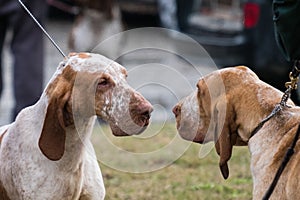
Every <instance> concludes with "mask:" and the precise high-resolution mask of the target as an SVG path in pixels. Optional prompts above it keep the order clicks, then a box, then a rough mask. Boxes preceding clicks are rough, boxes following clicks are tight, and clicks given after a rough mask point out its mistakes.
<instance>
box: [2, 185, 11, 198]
mask: <svg viewBox="0 0 300 200" xmlns="http://www.w3.org/2000/svg"><path fill="white" fill-rule="evenodd" d="M0 199H1V200H11V199H10V198H9V197H8V195H7V192H6V190H5V188H4V186H3V184H2V182H1V181H0Z"/></svg>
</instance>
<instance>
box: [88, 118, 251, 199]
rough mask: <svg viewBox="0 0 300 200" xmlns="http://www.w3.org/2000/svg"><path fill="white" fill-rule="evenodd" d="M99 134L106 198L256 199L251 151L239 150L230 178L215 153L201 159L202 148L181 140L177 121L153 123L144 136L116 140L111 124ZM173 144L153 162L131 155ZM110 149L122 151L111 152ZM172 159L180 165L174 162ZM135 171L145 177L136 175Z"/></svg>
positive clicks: (231, 164)
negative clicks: (226, 176) (252, 197)
mask: <svg viewBox="0 0 300 200" xmlns="http://www.w3.org/2000/svg"><path fill="white" fill-rule="evenodd" d="M102 127H103V126H102ZM94 132H95V133H94V134H93V143H94V147H95V150H96V153H97V156H98V159H99V163H100V167H101V171H102V174H103V178H104V183H105V187H106V200H118V199H121V200H161V199H163V200H164V199H166V200H195V199H196V200H197V199H199V200H206V199H207V200H221V199H222V200H229V199H238V200H246V199H251V193H252V180H251V174H250V169H249V168H250V165H249V162H250V156H249V153H248V148H247V147H236V148H234V150H233V155H232V158H231V160H230V161H229V168H230V175H229V178H228V179H227V180H224V179H223V178H222V175H221V173H220V171H219V167H218V162H219V157H218V155H217V154H216V153H215V150H214V149H212V150H211V151H210V152H209V154H208V155H206V156H205V157H204V158H201V159H200V158H199V150H200V148H201V145H199V144H193V143H188V142H186V141H183V140H182V139H180V138H178V135H177V132H176V130H175V125H174V124H172V123H170V124H164V125H161V124H151V126H150V127H149V130H147V131H146V132H145V133H144V134H142V135H141V136H138V137H137V136H134V137H114V136H113V135H112V134H111V132H110V130H109V128H108V127H107V126H104V127H103V128H101V129H100V128H99V127H98V128H96V129H95V131H94ZM153 133H154V134H153ZM106 140H107V141H109V142H107V141H106ZM171 143H173V144H174V145H173V147H172V148H170V149H169V150H167V153H166V152H165V151H161V156H159V157H157V155H156V156H154V157H153V159H152V158H151V159H147V160H143V161H142V162H138V161H136V160H135V158H133V159H132V158H128V156H126V155H127V154H126V153H129V154H135V153H137V154H147V153H149V152H158V153H160V151H159V150H161V149H162V148H164V147H165V146H167V145H169V144H171ZM110 146H113V147H114V148H117V149H118V150H117V151H116V152H113V153H111V152H112V151H113V150H111V149H110V148H111V147H110ZM171 146H172V145H171ZM122 150H124V152H125V154H124V155H123V153H122ZM180 152H181V153H180ZM173 153H174V154H175V156H174V155H173ZM181 154H182V155H181ZM129 157H130V156H129ZM176 157H178V158H177V159H174V158H176ZM131 159H132V160H131ZM172 159H173V160H174V161H173V162H171V163H169V162H170V160H172ZM134 162H136V163H134ZM129 165H130V166H129ZM128 166H129V167H128ZM162 166H163V167H162ZM139 167H140V169H148V168H147V167H149V169H151V170H148V171H149V172H144V171H143V170H140V169H139ZM116 168H118V169H116ZM154 169H155V170H154ZM135 170H136V172H139V173H133V172H132V171H135ZM128 171H129V172H128Z"/></svg>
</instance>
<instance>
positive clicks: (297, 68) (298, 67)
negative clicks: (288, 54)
mask: <svg viewBox="0 0 300 200" xmlns="http://www.w3.org/2000/svg"><path fill="white" fill-rule="evenodd" d="M299 74H300V61H295V63H294V67H293V69H292V71H291V72H290V74H289V78H290V80H291V81H290V82H287V83H285V86H286V88H287V90H286V91H285V92H284V94H283V96H282V98H281V101H280V103H279V104H277V105H276V106H275V108H274V109H273V111H272V112H271V114H270V115H268V116H267V117H266V118H265V119H263V120H262V121H261V122H260V123H259V124H258V126H257V127H256V128H255V129H254V130H253V131H252V133H251V137H252V136H254V135H255V134H256V133H257V132H258V131H259V130H260V129H261V128H262V127H263V125H264V124H265V123H266V122H267V121H269V120H270V119H271V118H272V117H274V116H275V115H276V114H277V113H278V112H280V111H281V110H282V109H283V108H284V107H288V105H287V101H288V99H289V98H290V96H291V92H292V90H295V89H297V83H298V80H299V78H298V76H299ZM299 136H300V124H299V126H298V129H297V132H296V135H295V137H294V140H293V143H292V145H291V146H290V147H289V148H288V149H287V152H286V154H285V156H284V158H283V160H282V163H281V165H280V167H279V168H278V170H277V172H276V174H275V177H274V179H273V181H272V183H271V185H270V187H269V188H268V190H267V192H266V193H265V195H264V197H263V198H262V200H268V199H269V198H270V196H271V195H272V193H273V191H274V189H275V187H276V185H277V183H278V181H279V178H280V176H281V174H282V172H283V170H284V169H285V167H286V165H287V164H288V162H289V161H290V159H291V157H292V155H293V154H294V152H295V151H294V149H295V146H296V143H297V141H298V139H299Z"/></svg>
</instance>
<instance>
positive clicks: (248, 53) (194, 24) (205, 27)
mask: <svg viewBox="0 0 300 200" xmlns="http://www.w3.org/2000/svg"><path fill="white" fill-rule="evenodd" d="M157 1H158V0H130V1H129V0H119V2H121V3H120V5H122V4H123V6H120V8H121V11H122V13H123V14H124V16H125V18H124V20H125V22H126V21H128V23H133V22H137V21H139V19H140V17H139V16H142V15H144V16H148V18H149V17H151V16H152V17H153V18H152V22H153V24H151V25H152V26H155V25H156V26H160V23H159V18H158V17H157V16H158V15H159V9H158V8H157V6H158V3H157ZM175 2H176V3H177V19H174V20H176V21H177V23H178V26H179V31H180V32H182V33H185V34H187V35H189V36H190V37H192V38H193V39H195V40H196V41H197V42H199V43H200V44H201V45H202V46H203V47H204V48H205V49H206V51H207V52H208V53H209V54H210V55H211V57H212V58H213V60H214V61H215V63H216V64H217V66H218V67H220V68H222V67H226V66H236V65H246V66H248V67H250V68H251V69H252V70H254V71H255V72H256V73H257V74H258V76H259V77H260V78H262V79H263V80H264V81H266V82H268V83H270V84H271V85H273V86H274V87H277V88H278V89H280V90H282V91H284V90H285V87H284V83H285V82H286V81H288V74H289V71H290V69H291V66H292V64H291V63H288V62H286V61H285V59H284V57H283V55H282V54H281V52H280V51H279V48H278V46H277V44H276V41H275V35H274V26H273V13H272V12H273V11H272V1H270V0H176V1H175ZM126 4H127V5H128V4H130V5H136V6H141V5H143V6H145V7H144V9H137V8H136V9H135V10H138V11H139V12H135V11H134V10H131V9H129V8H130V7H127V9H123V7H124V5H126ZM147 6H148V8H149V9H146V7H147ZM150 8H151V9H150ZM122 9H123V10H122ZM142 10H146V11H151V12H145V13H143V12H141V11H142ZM128 16H131V17H132V16H133V17H132V18H130V17H128ZM143 21H144V20H143ZM144 22H145V21H144ZM126 23H127V22H126ZM145 26H146V25H145ZM134 27H136V26H134ZM294 100H296V98H294ZM296 101H297V100H296Z"/></svg>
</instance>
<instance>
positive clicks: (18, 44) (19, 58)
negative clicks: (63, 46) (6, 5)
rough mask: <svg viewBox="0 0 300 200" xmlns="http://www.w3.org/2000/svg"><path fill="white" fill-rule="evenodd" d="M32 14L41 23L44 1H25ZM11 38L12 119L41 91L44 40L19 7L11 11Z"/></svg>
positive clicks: (32, 22) (31, 102)
mask: <svg viewBox="0 0 300 200" xmlns="http://www.w3.org/2000/svg"><path fill="white" fill-rule="evenodd" d="M27 6H28V8H29V9H30V10H31V12H32V13H33V15H34V16H35V17H36V18H37V19H38V21H40V22H41V23H43V22H44V20H45V17H46V2H45V1H42V0H30V1H28V3H27ZM11 24H12V27H13V38H12V42H11V48H12V54H13V65H14V78H13V84H14V86H13V88H14V96H15V107H14V110H13V113H12V118H13V119H14V118H15V116H16V115H17V114H18V113H19V111H20V110H22V109H23V108H24V107H27V106H29V105H32V104H34V103H35V102H36V101H37V100H38V99H39V97H40V95H41V93H42V90H43V68H44V67H43V65H44V41H43V33H42V31H41V30H40V29H39V27H38V26H37V25H36V24H35V23H34V21H33V20H32V19H31V18H30V17H29V15H28V14H27V13H26V12H25V11H24V10H23V9H22V8H21V7H20V10H17V11H16V12H15V13H13V14H12V19H11Z"/></svg>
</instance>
